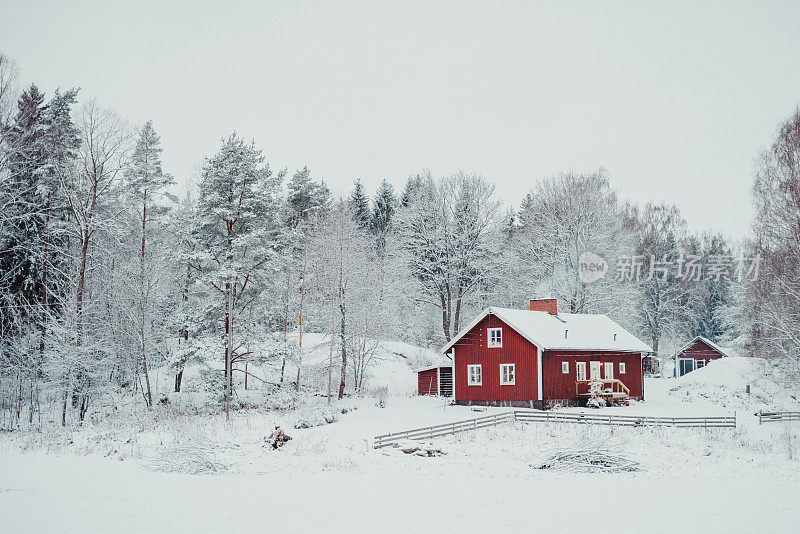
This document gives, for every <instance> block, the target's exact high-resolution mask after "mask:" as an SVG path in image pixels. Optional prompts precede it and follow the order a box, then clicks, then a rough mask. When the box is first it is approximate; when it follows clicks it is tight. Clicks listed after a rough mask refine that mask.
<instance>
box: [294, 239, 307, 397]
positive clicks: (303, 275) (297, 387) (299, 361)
mask: <svg viewBox="0 0 800 534" xmlns="http://www.w3.org/2000/svg"><path fill="white" fill-rule="evenodd" d="M305 286H306V248H305V247H303V270H302V273H301V278H300V315H299V321H298V326H299V329H300V334H299V335H300V339H299V342H298V344H297V345H298V351H299V354H298V355H297V382H296V383H295V390H296V391H300V366H301V364H302V363H303V298H304V296H305Z"/></svg>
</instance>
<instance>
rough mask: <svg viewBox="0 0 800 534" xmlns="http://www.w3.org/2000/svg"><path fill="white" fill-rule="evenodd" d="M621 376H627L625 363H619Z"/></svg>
mask: <svg viewBox="0 0 800 534" xmlns="http://www.w3.org/2000/svg"><path fill="white" fill-rule="evenodd" d="M619 374H621V375H624V374H625V362H619Z"/></svg>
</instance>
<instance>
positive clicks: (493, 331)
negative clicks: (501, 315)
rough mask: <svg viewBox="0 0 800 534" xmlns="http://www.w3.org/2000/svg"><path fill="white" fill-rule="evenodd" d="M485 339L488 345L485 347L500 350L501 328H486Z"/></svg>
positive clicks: (501, 344) (501, 340)
mask: <svg viewBox="0 0 800 534" xmlns="http://www.w3.org/2000/svg"><path fill="white" fill-rule="evenodd" d="M486 339H488V340H489V343H488V344H487V345H486V346H487V347H489V348H490V349H494V348H500V347H502V346H503V329H502V328H488V329H487V335H486Z"/></svg>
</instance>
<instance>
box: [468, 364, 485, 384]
mask: <svg viewBox="0 0 800 534" xmlns="http://www.w3.org/2000/svg"><path fill="white" fill-rule="evenodd" d="M481 374H482V373H481V366H480V365H468V366H467V385H468V386H480V385H481V384H482V383H483V377H482V376H481Z"/></svg>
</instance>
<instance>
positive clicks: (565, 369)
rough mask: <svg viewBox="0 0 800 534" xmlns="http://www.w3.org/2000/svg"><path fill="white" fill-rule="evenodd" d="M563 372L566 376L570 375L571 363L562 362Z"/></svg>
mask: <svg viewBox="0 0 800 534" xmlns="http://www.w3.org/2000/svg"><path fill="white" fill-rule="evenodd" d="M561 372H562V373H564V374H565V375H568V374H569V362H561Z"/></svg>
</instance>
